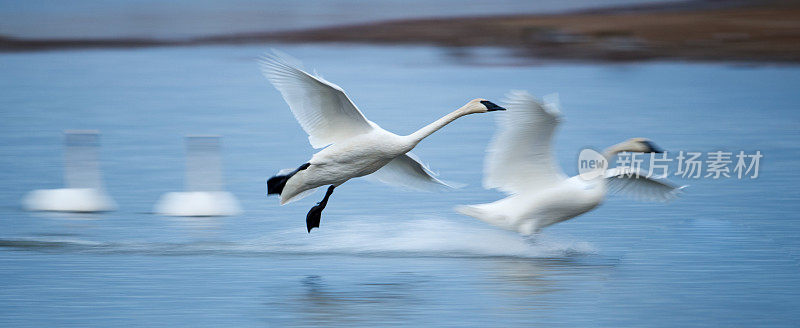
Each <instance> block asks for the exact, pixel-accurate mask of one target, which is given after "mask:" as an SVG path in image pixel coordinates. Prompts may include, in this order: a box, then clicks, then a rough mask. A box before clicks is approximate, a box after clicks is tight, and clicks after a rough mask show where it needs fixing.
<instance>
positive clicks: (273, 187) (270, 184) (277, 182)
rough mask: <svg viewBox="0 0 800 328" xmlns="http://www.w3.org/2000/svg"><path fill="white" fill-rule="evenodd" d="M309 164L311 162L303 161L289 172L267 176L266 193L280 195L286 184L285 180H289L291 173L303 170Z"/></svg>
mask: <svg viewBox="0 0 800 328" xmlns="http://www.w3.org/2000/svg"><path fill="white" fill-rule="evenodd" d="M309 166H311V164H309V163H305V164H303V165H300V167H298V168H297V169H296V170H294V171H292V172H289V174H284V175H276V176H274V177H271V178H269V180H267V195H280V194H281V193H282V192H283V187H285V186H286V182H287V181H289V179H290V178H291V177H292V176H293V175H295V174H297V172H300V171H302V170H305V169H307V168H308V167H309Z"/></svg>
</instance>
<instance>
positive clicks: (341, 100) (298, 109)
mask: <svg viewBox="0 0 800 328" xmlns="http://www.w3.org/2000/svg"><path fill="white" fill-rule="evenodd" d="M259 63H260V65H261V71H262V72H263V73H264V76H266V77H267V79H269V81H270V82H272V84H273V85H274V86H275V88H276V89H278V91H280V92H281V95H283V99H284V100H286V103H288V104H289V108H290V109H291V110H292V114H294V117H295V118H296V119H297V121H298V122H299V123H300V126H302V127H303V130H305V131H306V133H308V141H309V142H310V143H311V146H312V147H314V148H322V147H325V146H327V145H329V144H332V143H334V142H337V141H341V140H345V139H348V138H350V137H352V136H355V135H358V134H362V133H366V132H369V131H371V130H372V128H373V127H372V125H371V124H370V122H369V121H368V120H367V119H366V118H365V117H364V114H362V113H361V111H360V110H358V107H356V105H355V104H353V102H352V101H351V100H350V98H348V97H347V95H346V94H345V93H344V90H343V89H342V88H341V87H339V86H338V85H336V84H333V83H331V82H328V81H326V80H325V79H323V78H322V77H319V76H315V75H312V74H309V73H306V72H305V71H303V70H302V69H300V68H299V67H300V63H299V61H297V60H295V59H293V58H292V57H290V56H288V55H286V54H282V53H279V52H277V51H274V50H273V53H272V54H266V55H264V57H262V58H261V60H260V61H259Z"/></svg>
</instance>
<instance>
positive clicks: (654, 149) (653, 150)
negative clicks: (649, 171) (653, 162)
mask: <svg viewBox="0 0 800 328" xmlns="http://www.w3.org/2000/svg"><path fill="white" fill-rule="evenodd" d="M643 142H644V143H645V144H646V145H647V147H649V148H650V152H651V153H657V154H661V153H663V152H664V149H661V147H659V146H656V144H654V143H653V142H652V141H650V140H646V141H643Z"/></svg>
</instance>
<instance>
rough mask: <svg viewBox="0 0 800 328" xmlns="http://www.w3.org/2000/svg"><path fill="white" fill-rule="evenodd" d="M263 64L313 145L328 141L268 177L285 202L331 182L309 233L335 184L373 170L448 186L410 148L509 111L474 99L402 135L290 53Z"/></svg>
mask: <svg viewBox="0 0 800 328" xmlns="http://www.w3.org/2000/svg"><path fill="white" fill-rule="evenodd" d="M260 63H261V69H262V71H263V73H264V75H265V76H266V77H267V78H268V79H269V81H270V82H272V84H273V85H274V86H275V88H277V89H278V91H280V92H281V94H282V95H283V99H284V100H286V102H287V103H288V104H289V108H290V109H291V110H292V114H294V117H295V118H296V119H297V121H298V122H299V123H300V126H302V127H303V130H305V131H306V133H308V135H309V137H308V140H309V142H310V143H311V146H312V147H314V148H322V147H326V146H327V147H326V148H325V149H323V150H321V151H319V152H318V153H316V154H314V156H312V157H311V160H309V161H308V162H307V163H305V164H303V165H300V167H298V168H297V169H294V170H291V169H289V170H283V171H281V172H279V173H278V175H276V176H274V177H272V178H270V179H269V180H268V181H267V194H268V195H269V194H278V195H280V198H281V205H283V204H286V203H288V202H291V201H293V200H296V199H300V198H302V197H303V196H305V195H307V194H308V193H306V191H310V190H313V189H315V188H317V187H321V186H325V185H330V186H329V187H328V190H327V192H326V193H325V197H324V198H323V199H322V201H320V202H319V203H317V205H316V206H314V207H312V208H311V210H310V211H309V212H308V215H307V216H306V228H307V229H308V231H309V232H311V229H312V228H315V227H319V221H320V216H321V213H322V210H323V209H324V208H325V206H326V205H327V203H328V198H329V197H330V196H331V194H332V193H333V189H334V188H336V187H337V186H339V185H341V184H342V183H345V182H346V181H347V180H350V179H352V178H356V177H361V176H365V175H368V174H373V175H374V177H375V178H376V179H377V180H378V181H381V182H384V183H388V184H394V185H400V186H405V187H410V188H413V189H426V188H429V187H431V186H433V187H436V186H446V184H444V183H443V182H442V181H440V180H439V179H437V178H435V177H434V176H433V175H432V174H431V172H430V171H429V170H428V169H427V168H426V167H425V166H424V165H423V164H422V163H420V161H419V160H418V159H417V157H416V156H414V155H413V154H411V153H409V151H410V150H411V149H413V148H414V146H416V145H417V144H418V143H419V142H420V141H422V139H424V138H425V137H427V136H429V135H431V134H432V133H434V132H436V131H437V130H439V129H441V128H442V127H444V126H445V125H447V124H448V123H450V122H452V121H454V120H455V119H457V118H459V117H461V116H464V115H468V114H473V113H485V112H490V111H495V110H504V108H502V107H500V106H497V105H495V104H494V103H492V102H490V101H488V100H484V99H474V100H472V101H470V102H468V103H467V104H466V105H464V106H462V107H461V108H459V109H457V110H455V111H454V112H452V113H450V114H447V115H445V116H444V117H442V118H440V119H439V120H437V121H435V122H433V123H431V124H429V125H427V126H425V127H423V128H422V129H419V130H418V131H416V132H414V133H412V134H410V135H407V136H400V135H396V134H394V133H391V132H389V131H386V130H384V129H382V128H381V127H380V126H378V125H377V124H375V123H373V122H372V121H369V120H367V119H366V118H365V117H364V115H363V114H362V113H361V111H359V110H358V108H357V107H356V105H355V104H354V103H353V102H352V101H351V100H350V99H349V98H348V97H347V95H346V94H345V92H344V90H343V89H342V88H341V87H339V86H337V85H335V84H333V83H331V82H328V81H326V80H324V79H322V78H321V77H319V76H315V75H311V74H308V73H306V72H305V71H303V70H302V69H300V68H299V63H297V62H296V61H295V60H293V59H291V58H290V57H288V56H286V55H283V54H279V53H277V52H276V53H274V54H268V55H266V56H265V57H264V58H263V60H262V61H261V62H260Z"/></svg>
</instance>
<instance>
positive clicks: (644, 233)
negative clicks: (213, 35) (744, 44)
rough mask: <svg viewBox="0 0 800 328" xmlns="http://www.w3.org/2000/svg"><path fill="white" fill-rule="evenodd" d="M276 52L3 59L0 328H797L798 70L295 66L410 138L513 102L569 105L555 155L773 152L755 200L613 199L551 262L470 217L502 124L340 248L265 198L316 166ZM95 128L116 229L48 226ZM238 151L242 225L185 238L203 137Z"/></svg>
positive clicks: (328, 221) (224, 222) (359, 202)
mask: <svg viewBox="0 0 800 328" xmlns="http://www.w3.org/2000/svg"><path fill="white" fill-rule="evenodd" d="M268 48H269V46H241V47H183V48H151V49H136V50H91V51H58V52H39V53H17V54H0V90H2V91H0V131H1V133H0V181H2V182H0V183H1V184H0V287H2V288H0V326H31V327H40V326H80V327H90V326H96V327H108V326H121V325H142V326H156V325H158V326H174V325H183V326H189V325H191V326H221V325H226V326H320V325H321V326H331V325H345V326H352V325H361V326H376V325H379V326H384V325H408V326H417V325H421V324H425V325H434V326H465V325H479V326H527V327H529V326H568V327H574V326H598V327H609V326H678V327H686V326H795V325H796V322H797V321H798V320H799V319H800V315H798V313H797V311H796V309H797V308H800V297H798V296H797V295H798V293H799V292H800V275H798V269H799V268H800V267H799V266H798V264H799V263H798V260H799V259H800V258H799V257H798V255H800V241H799V240H798V239H797V237H796V236H797V235H798V233H800V225H799V223H800V222H798V220H799V218H798V215H797V214H796V213H797V212H798V210H800V202H798V200H800V199H798V198H800V197H798V196H799V195H798V192H797V191H796V186H797V185H798V184H800V174H798V170H797V169H796V165H797V163H798V155H800V135H799V133H798V127H800V112H798V111H797V106H798V105H800V94H798V93H797V92H796V86H797V85H798V84H799V83H800V68H798V67H796V66H769V65H766V66H747V65H735V64H691V63H637V64H614V65H607V64H572V63H558V62H547V63H539V64H535V65H527V64H526V65H517V64H515V62H514V60H513V59H509V58H506V57H493V56H502V55H503V54H502V51H499V50H491V49H476V50H472V51H468V52H467V53H460V54H459V56H458V57H453V56H451V55H452V53H449V52H447V51H443V50H440V49H435V48H427V47H419V48H408V47H351V46H280V48H281V50H283V51H286V52H288V53H290V54H292V55H294V56H296V57H298V58H300V59H302V60H303V61H304V62H305V64H306V66H307V67H308V68H313V69H316V70H317V71H318V72H320V73H321V74H322V75H323V76H325V78H327V79H329V80H331V81H334V82H336V83H337V84H339V85H341V86H342V87H344V88H345V89H346V90H347V91H348V93H349V94H350V96H351V97H352V98H353V100H354V101H355V102H356V104H358V106H359V107H360V108H361V109H362V111H363V112H364V113H365V115H366V116H367V117H368V118H370V119H371V120H373V121H375V122H376V123H378V124H380V125H381V126H383V127H384V128H386V129H388V130H390V131H394V132H397V133H410V132H412V131H414V130H415V129H417V128H419V127H421V126H423V125H425V124H427V123H428V122H430V121H432V120H435V119H437V118H438V117H440V116H441V115H443V114H445V113H447V112H450V111H451V110H453V109H454V108H457V107H458V106H461V105H462V104H463V103H465V102H466V101H468V100H469V99H472V98H476V97H483V98H487V99H490V100H493V101H497V102H500V100H501V99H502V97H503V95H504V93H505V92H507V91H508V90H510V89H526V90H529V91H530V92H532V93H534V94H537V95H543V94H547V93H551V92H559V93H560V96H561V101H562V105H563V112H564V115H565V122H564V123H563V124H562V126H561V128H560V130H559V131H558V132H557V136H556V146H555V149H556V152H557V157H558V160H559V162H560V163H561V164H562V166H563V167H564V168H565V171H566V172H567V173H568V174H570V175H572V174H576V172H577V168H576V167H575V162H576V158H577V154H578V152H579V150H580V149H581V148H583V147H587V146H590V147H595V148H603V147H606V146H608V145H611V144H614V143H617V142H619V141H622V140H624V139H627V138H630V137H648V138H651V139H652V140H654V141H655V142H656V143H657V144H658V145H660V146H662V147H663V148H666V149H667V150H671V151H679V150H684V151H701V152H710V151H717V150H725V151H731V152H738V151H739V150H744V151H746V152H748V153H753V152H755V151H756V150H760V151H761V153H762V154H764V158H763V159H762V160H761V166H760V172H759V178H758V179H754V180H753V179H742V180H739V179H736V178H731V179H721V180H712V179H697V180H691V179H681V178H680V177H672V178H671V179H672V180H673V181H675V182H676V183H680V184H688V185H690V187H689V188H688V189H687V192H686V193H685V194H684V195H683V197H682V198H680V199H679V200H677V201H674V202H672V203H669V204H653V203H638V202H634V201H631V200H629V199H626V198H623V197H610V198H609V200H608V201H607V202H606V203H605V204H603V205H602V206H601V207H599V208H598V209H596V210H595V211H593V212H590V213H588V214H586V215H583V216H581V217H578V218H576V219H574V220H571V221H567V222H564V223H562V224H558V225H555V226H552V227H551V228H549V229H547V230H545V231H544V233H543V235H542V236H540V237H539V238H538V239H536V240H527V239H524V238H522V237H520V236H517V235H516V234H514V233H511V232H506V231H502V230H498V229H495V228H493V227H491V226H487V225H485V224H483V223H482V222H478V221H476V220H474V219H471V218H468V217H464V216H460V215H459V214H457V213H455V212H453V211H452V207H453V206H454V205H458V204H470V203H480V202H488V201H493V200H496V199H499V198H500V197H502V195H501V194H500V193H497V192H495V191H491V190H484V189H483V188H481V186H480V181H481V170H482V160H483V155H484V149H485V147H486V145H487V143H488V141H489V139H490V137H491V135H492V134H493V133H494V131H495V127H494V117H492V114H494V113H490V114H481V115H472V116H468V117H465V118H462V119H459V120H457V121H456V122H454V123H453V124H452V125H450V126H447V127H446V128H445V129H443V130H442V131H440V132H438V133H436V134H434V135H433V136H431V137H430V138H429V139H427V140H425V141H424V142H423V143H421V144H420V145H419V146H418V148H417V150H416V151H415V152H416V153H417V154H418V155H419V156H420V157H421V158H422V159H423V160H424V161H425V162H427V163H428V164H430V166H431V167H432V169H433V170H434V171H437V172H439V173H440V174H441V177H442V178H444V179H446V180H450V181H456V182H462V183H466V184H467V186H465V187H463V188H461V189H458V190H455V191H452V192H445V193H414V192H405V191H401V190H396V189H393V188H391V187H387V186H382V185H376V184H371V183H369V182H365V181H361V180H353V181H350V182H348V183H346V184H345V185H343V186H341V187H340V188H337V189H336V193H335V194H334V195H333V197H332V199H331V202H330V203H329V205H328V208H327V209H326V210H325V213H324V216H323V221H322V225H321V227H320V229H318V230H314V231H313V232H312V233H311V234H307V233H306V231H305V222H304V220H303V218H304V216H305V213H306V211H307V210H308V209H309V208H310V207H311V206H312V205H313V204H314V203H315V202H316V201H318V200H319V198H321V197H322V194H321V193H317V194H315V195H312V196H310V197H309V198H307V199H304V200H302V201H299V202H296V203H293V204H290V205H287V206H278V204H277V199H275V198H269V199H267V198H265V196H264V191H265V190H264V189H265V187H264V182H265V179H266V178H267V177H268V176H270V175H271V174H273V173H275V172H276V171H277V170H279V169H282V168H286V167H295V166H297V165H298V164H301V163H303V162H305V161H306V160H307V159H308V158H309V157H310V155H311V154H312V153H313V150H312V149H311V147H310V146H309V145H308V144H307V140H306V136H305V134H304V133H303V131H302V130H301V129H300V127H299V126H298V124H297V123H296V122H295V121H294V119H293V117H292V116H291V114H290V112H289V110H288V108H287V106H286V105H285V103H284V102H283V100H282V99H281V98H280V95H279V94H278V92H277V91H275V90H274V89H273V88H272V87H271V86H270V85H269V83H268V82H267V81H266V79H264V78H263V77H262V76H261V75H260V73H259V72H258V69H257V66H256V64H255V61H254V59H255V58H256V57H257V56H259V55H260V54H261V53H263V52H264V51H266V50H267V49H268ZM65 129H96V130H99V131H100V132H101V134H102V136H101V144H102V150H101V158H102V161H101V165H102V168H103V173H104V177H105V184H106V186H107V189H108V191H109V193H110V194H111V195H112V197H114V199H115V200H116V202H117V203H118V204H119V209H118V210H117V211H115V212H110V213H105V214H97V215H89V214H51V213H31V212H25V211H23V210H22V209H21V208H20V200H21V198H22V197H23V195H25V193H27V192H28V191H30V190H34V189H42V188H57V187H60V186H61V185H62V167H61V166H62V161H63V158H62V156H63V153H62V138H63V135H62V131H63V130H65ZM186 134H218V135H222V136H223V163H224V168H225V177H226V184H227V189H228V190H229V191H231V192H232V193H234V194H235V195H236V196H237V197H238V199H239V200H240V201H241V203H242V207H243V208H244V213H243V214H242V215H239V216H235V217H226V218H168V217H162V216H158V215H154V214H152V213H151V211H152V206H153V205H154V203H155V202H156V200H157V199H158V197H159V196H160V195H161V194H163V193H165V192H169V191H176V190H180V189H181V188H182V184H183V166H184V163H183V156H184V152H183V136H184V135H186Z"/></svg>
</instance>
